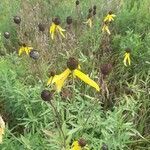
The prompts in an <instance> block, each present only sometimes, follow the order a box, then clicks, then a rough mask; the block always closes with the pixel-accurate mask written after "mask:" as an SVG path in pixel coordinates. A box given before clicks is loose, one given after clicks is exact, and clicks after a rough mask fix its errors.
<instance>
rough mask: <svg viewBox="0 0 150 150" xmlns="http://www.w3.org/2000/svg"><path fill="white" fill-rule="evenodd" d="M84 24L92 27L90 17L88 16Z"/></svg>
mask: <svg viewBox="0 0 150 150" xmlns="http://www.w3.org/2000/svg"><path fill="white" fill-rule="evenodd" d="M84 23H85V24H87V25H88V26H89V27H90V28H92V18H89V19H88V20H87V21H86V22H84Z"/></svg>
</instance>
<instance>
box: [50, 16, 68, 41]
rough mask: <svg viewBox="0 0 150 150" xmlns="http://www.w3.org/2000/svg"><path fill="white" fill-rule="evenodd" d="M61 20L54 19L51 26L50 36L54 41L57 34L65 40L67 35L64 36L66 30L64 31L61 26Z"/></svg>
mask: <svg viewBox="0 0 150 150" xmlns="http://www.w3.org/2000/svg"><path fill="white" fill-rule="evenodd" d="M60 23H61V22H60V19H59V18H57V17H56V18H54V19H53V22H52V24H51V26H50V31H49V32H50V35H51V38H52V40H54V36H55V35H56V34H60V35H61V36H62V37H63V38H65V35H64V33H63V32H64V31H66V30H65V29H62V28H61V26H60Z"/></svg>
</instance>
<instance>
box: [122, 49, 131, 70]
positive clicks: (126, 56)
mask: <svg viewBox="0 0 150 150" xmlns="http://www.w3.org/2000/svg"><path fill="white" fill-rule="evenodd" d="M130 52H131V50H130V49H129V48H127V49H126V52H125V54H124V60H123V63H124V65H125V66H126V67H127V66H128V65H129V66H130V65H131V58H130ZM127 64H128V65H127Z"/></svg>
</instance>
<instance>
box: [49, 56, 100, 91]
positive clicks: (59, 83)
mask: <svg viewBox="0 0 150 150" xmlns="http://www.w3.org/2000/svg"><path fill="white" fill-rule="evenodd" d="M70 75H71V76H72V77H73V78H75V77H78V78H79V79H81V80H82V81H84V82H85V83H87V84H88V85H90V86H92V87H94V88H95V89H96V90H97V91H100V87H99V85H98V84H97V83H96V82H95V81H93V80H92V79H90V77H89V76H87V75H85V74H84V73H83V72H81V71H80V66H79V63H78V61H77V60H76V59H75V58H73V57H70V58H69V60H68V61H67V69H66V70H65V71H64V72H63V73H61V74H59V75H54V74H52V76H51V77H50V79H49V80H48V83H47V85H50V84H53V83H54V84H55V86H56V90H57V91H58V92H60V91H61V89H62V87H63V85H64V83H65V80H66V79H67V77H68V76H70Z"/></svg>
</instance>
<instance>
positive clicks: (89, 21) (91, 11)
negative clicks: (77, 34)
mask: <svg viewBox="0 0 150 150" xmlns="http://www.w3.org/2000/svg"><path fill="white" fill-rule="evenodd" d="M95 15H96V5H94V6H93V8H90V9H89V13H88V16H87V21H86V22H85V24H87V25H88V26H89V27H90V28H92V25H93V17H94V16H95Z"/></svg>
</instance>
